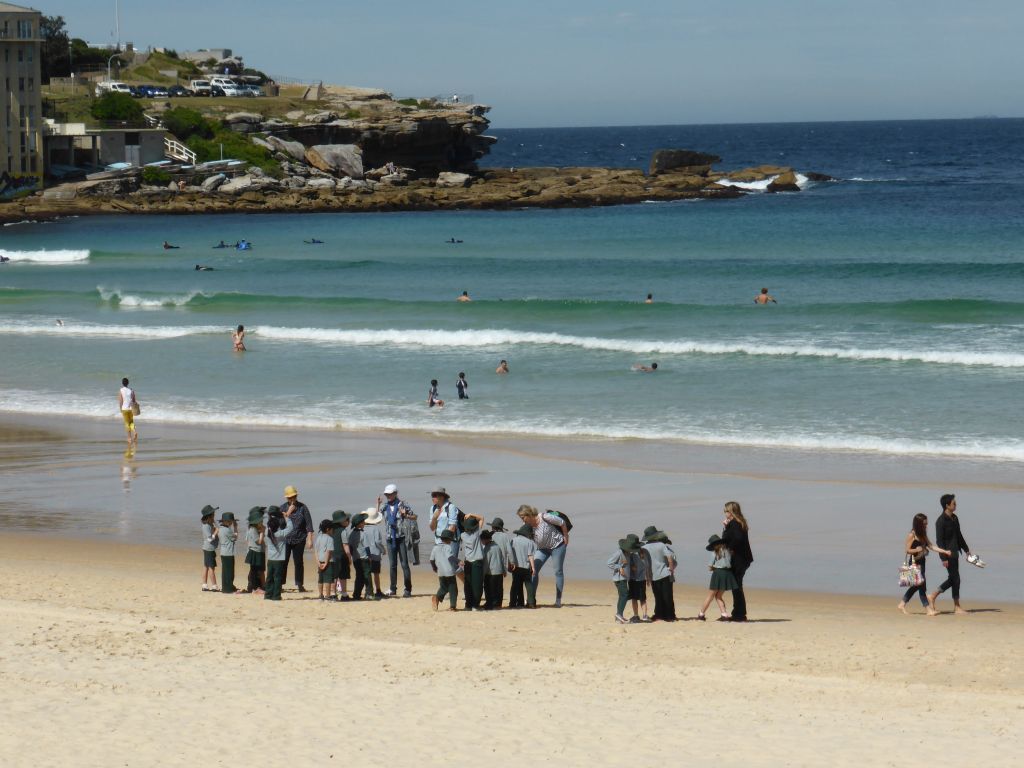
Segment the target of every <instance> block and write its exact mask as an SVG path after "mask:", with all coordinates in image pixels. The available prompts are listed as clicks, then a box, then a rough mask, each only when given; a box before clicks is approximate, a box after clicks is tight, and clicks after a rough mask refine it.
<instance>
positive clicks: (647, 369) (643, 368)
mask: <svg viewBox="0 0 1024 768" xmlns="http://www.w3.org/2000/svg"><path fill="white" fill-rule="evenodd" d="M633 370H634V371H640V372H641V373H654V372H655V371H656V370H658V364H657V363H651V364H650V365H644V364H643V363H637V364H636V365H634V366H633Z"/></svg>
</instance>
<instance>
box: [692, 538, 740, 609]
mask: <svg viewBox="0 0 1024 768" xmlns="http://www.w3.org/2000/svg"><path fill="white" fill-rule="evenodd" d="M705 549H706V550H707V551H708V552H711V553H712V555H711V563H710V564H709V565H708V570H709V571H711V581H710V583H709V584H708V596H707V598H705V600H704V605H702V606H701V609H700V613H698V614H697V618H698V619H700V620H701V621H707V619H706V618H705V617H704V613H705V612H706V611H707V609H708V606H709V605H711V601H712V600H714V601H715V602H716V603H718V610H719V612H720V613H721V614H722V615H721V616H720V617H719V619H718V620H719V621H731V619H730V617H729V614H728V613H726V610H725V598H723V597H722V594H723V593H724V592H725V590H727V589H728V590H733V589H736V577H735V576H733V574H732V562H731V559H732V558H731V553H730V552H729V547H728V546H726V543H725V540H724V539H723V538H722V537H721V536H719V535H718V534H717V533H715V534H712V535H711V537H710V538H708V545H707V546H706V547H705Z"/></svg>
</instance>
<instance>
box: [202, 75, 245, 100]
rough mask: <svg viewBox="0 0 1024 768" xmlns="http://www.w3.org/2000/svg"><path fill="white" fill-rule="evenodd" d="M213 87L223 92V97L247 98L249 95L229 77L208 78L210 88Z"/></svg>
mask: <svg viewBox="0 0 1024 768" xmlns="http://www.w3.org/2000/svg"><path fill="white" fill-rule="evenodd" d="M213 86H217V87H218V88H220V89H221V90H222V91H224V95H225V96H249V95H250V94H249V93H248V92H247V91H246V90H245V88H244V87H243V86H241V85H239V84H238V83H236V82H235V81H234V80H232V79H231V78H230V77H224V76H220V77H211V78H210V87H211V88H212V87H213Z"/></svg>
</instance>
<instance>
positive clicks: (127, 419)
mask: <svg viewBox="0 0 1024 768" xmlns="http://www.w3.org/2000/svg"><path fill="white" fill-rule="evenodd" d="M117 407H118V408H120V409H121V418H123V419H124V431H125V432H127V433H128V445H132V444H133V443H138V442H139V432H138V430H136V429H135V416H136V414H138V412H139V410H140V409H139V401H138V399H137V398H136V397H135V390H134V389H132V388H131V387H129V386H128V379H121V389H120V390H118V393H117Z"/></svg>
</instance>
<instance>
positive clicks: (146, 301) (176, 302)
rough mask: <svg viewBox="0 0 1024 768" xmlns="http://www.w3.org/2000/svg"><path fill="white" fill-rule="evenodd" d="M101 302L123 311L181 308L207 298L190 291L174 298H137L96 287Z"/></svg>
mask: <svg viewBox="0 0 1024 768" xmlns="http://www.w3.org/2000/svg"><path fill="white" fill-rule="evenodd" d="M96 290H97V291H98V292H99V294H100V298H101V299H103V301H106V302H110V303H111V304H116V305H117V306H119V307H121V308H124V309H161V308H163V307H183V306H185V305H186V304H188V303H189V302H190V301H192V299H194V298H195V297H196V296H204V297H205V296H208V294H206V293H203V292H202V291H191V292H189V293H186V294H179V295H176V296H137V295H135V294H132V293H122V292H121V290H120V289H118V288H112V289H111V288H104V287H103V286H102V285H98V286H96Z"/></svg>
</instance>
